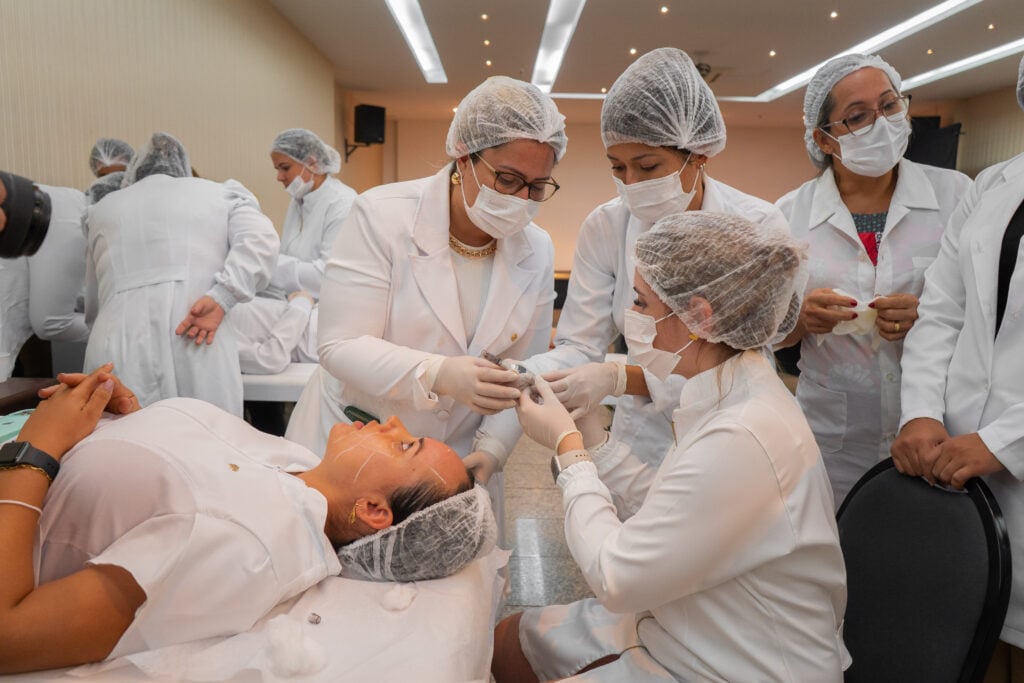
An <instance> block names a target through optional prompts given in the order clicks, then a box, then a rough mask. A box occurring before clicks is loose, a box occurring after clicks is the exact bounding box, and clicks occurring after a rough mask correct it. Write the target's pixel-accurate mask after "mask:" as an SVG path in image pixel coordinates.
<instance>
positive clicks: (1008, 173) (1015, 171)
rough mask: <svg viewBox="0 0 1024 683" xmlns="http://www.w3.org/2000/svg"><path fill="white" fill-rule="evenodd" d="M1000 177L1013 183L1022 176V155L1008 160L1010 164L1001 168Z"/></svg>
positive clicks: (1023, 160)
mask: <svg viewBox="0 0 1024 683" xmlns="http://www.w3.org/2000/svg"><path fill="white" fill-rule="evenodd" d="M1002 175H1003V178H1005V179H1006V180H1007V182H1009V183H1013V182H1014V180H1015V179H1016V178H1017V177H1018V176H1021V175H1024V154H1020V155H1018V156H1017V157H1015V158H1013V159H1010V162H1009V163H1007V164H1006V165H1005V166H1003V171H1002Z"/></svg>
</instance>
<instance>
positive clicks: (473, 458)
mask: <svg viewBox="0 0 1024 683" xmlns="http://www.w3.org/2000/svg"><path fill="white" fill-rule="evenodd" d="M462 464H463V465H465V466H466V469H467V470H469V471H470V472H471V473H472V474H473V478H474V479H476V480H477V481H478V482H480V484H481V485H482V486H486V485H487V482H488V481H489V480H490V478H491V477H493V476H494V474H495V473H496V472H499V471H500V470H501V467H500V466H499V465H498V459H497V458H495V457H494V456H493V455H491V454H490V453H488V452H487V451H473V452H472V453H470V454H469V455H467V456H466V457H465V458H463V459H462Z"/></svg>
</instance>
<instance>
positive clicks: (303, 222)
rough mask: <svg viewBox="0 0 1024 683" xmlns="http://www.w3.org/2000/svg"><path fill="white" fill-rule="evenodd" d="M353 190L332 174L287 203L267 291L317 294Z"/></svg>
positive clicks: (354, 196)
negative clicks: (320, 183) (300, 291)
mask: <svg viewBox="0 0 1024 683" xmlns="http://www.w3.org/2000/svg"><path fill="white" fill-rule="evenodd" d="M355 199H356V191H355V190H353V189H352V188H351V187H349V186H348V185H345V184H344V183H342V182H341V181H340V180H338V179H337V178H335V177H334V176H327V178H326V179H325V180H324V182H323V184H322V185H320V187H318V188H317V189H315V190H313V191H312V192H310V193H309V194H307V195H306V196H305V197H303V198H302V199H293V200H292V201H291V203H290V204H289V205H288V212H287V213H286V214H285V217H284V228H283V229H282V230H281V253H280V255H279V256H278V257H277V266H276V268H275V269H274V276H273V278H272V281H271V286H270V287H268V288H267V291H266V293H267V294H268V295H271V296H273V297H274V298H284V297H285V296H287V295H288V294H290V293H291V292H295V291H298V290H300V289H304V290H306V291H307V292H309V293H311V294H312V295H313V296H314V297H319V296H320V284H321V282H322V281H323V278H324V267H325V265H326V262H327V258H328V255H329V254H330V253H331V245H332V244H334V240H335V239H336V238H337V237H338V233H339V232H340V231H341V225H342V223H344V222H345V218H347V217H348V213H349V211H351V210H352V202H354V201H355Z"/></svg>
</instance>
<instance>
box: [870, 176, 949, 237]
mask: <svg viewBox="0 0 1024 683" xmlns="http://www.w3.org/2000/svg"><path fill="white" fill-rule="evenodd" d="M913 210H918V211H938V210H939V200H938V199H937V198H936V197H935V188H934V187H933V186H932V182H931V180H930V179H929V178H928V175H927V174H926V173H925V172H924V169H923V168H921V167H920V166H919V165H918V164H915V163H914V162H913V161H909V160H907V159H900V164H899V170H898V172H897V176H896V189H895V190H894V191H893V193H892V201H890V202H889V213H888V215H887V216H886V217H885V230H884V231H883V236H885V235H888V234H889V232H890V231H891V230H892V229H893V228H895V227H896V226H897V225H898V224H899V222H900V221H901V220H903V217H904V216H906V215H907V214H908V213H910V212H911V211H913Z"/></svg>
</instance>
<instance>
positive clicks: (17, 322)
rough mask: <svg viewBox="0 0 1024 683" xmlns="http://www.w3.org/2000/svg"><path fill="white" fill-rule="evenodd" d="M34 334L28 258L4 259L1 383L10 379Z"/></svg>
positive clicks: (1, 271)
mask: <svg viewBox="0 0 1024 683" xmlns="http://www.w3.org/2000/svg"><path fill="white" fill-rule="evenodd" d="M31 336H32V325H31V323H29V318H28V261H27V260H26V259H25V257H21V258H14V259H0V382H5V381H7V380H8V379H9V378H10V376H11V371H12V370H13V369H14V361H15V360H17V358H18V353H19V352H20V351H21V347H22V346H24V344H25V342H26V341H28V338H29V337H31Z"/></svg>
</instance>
